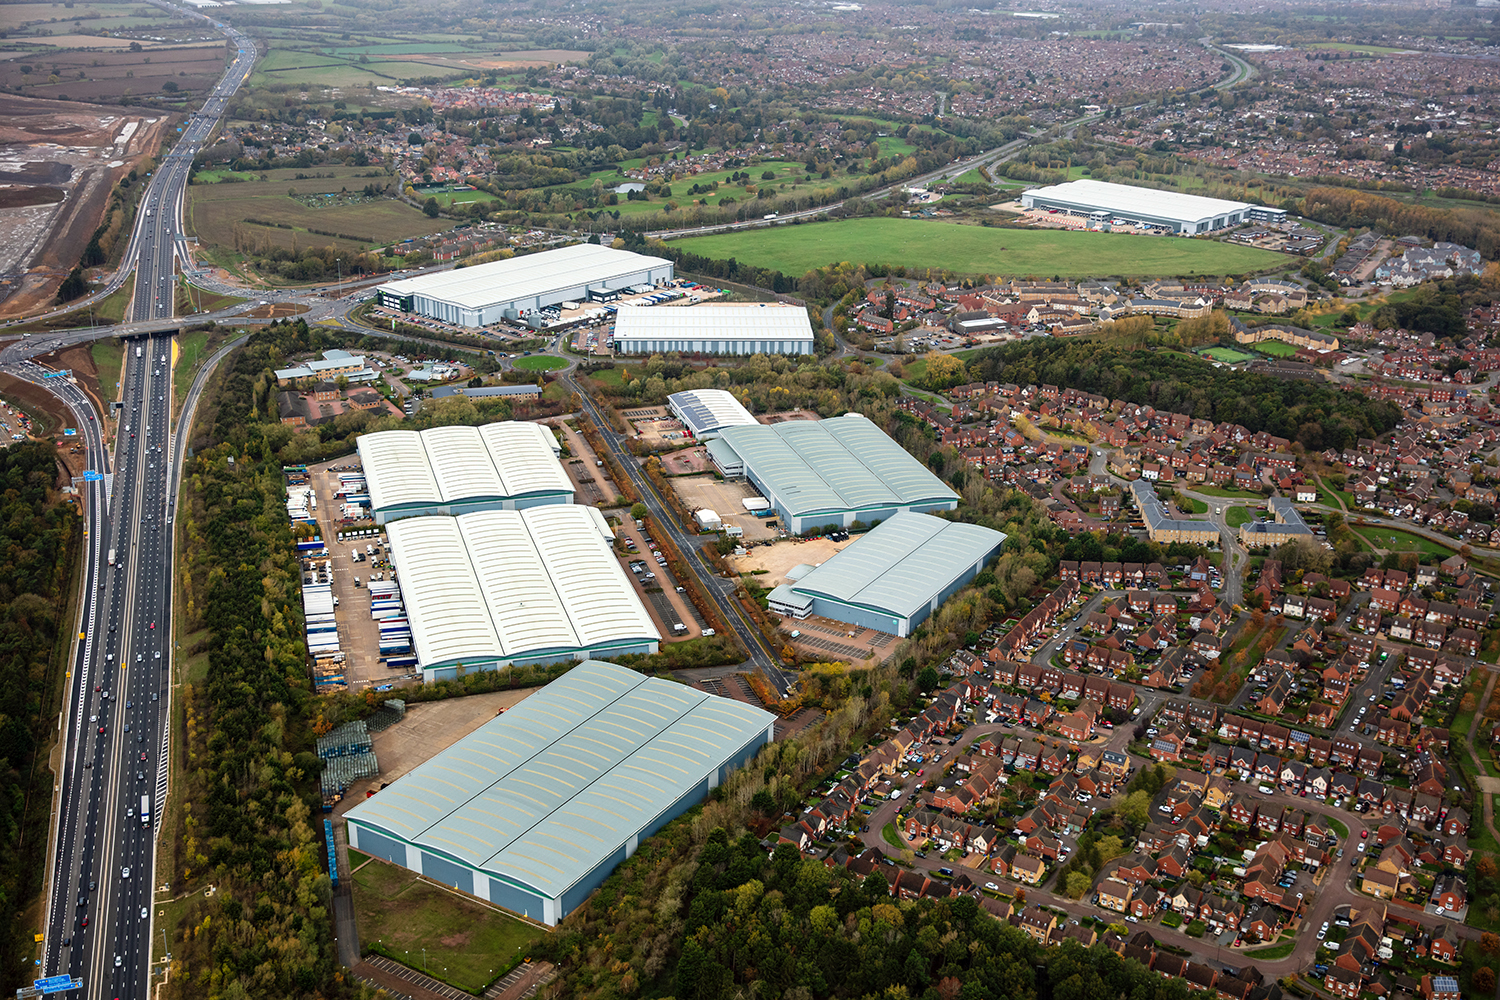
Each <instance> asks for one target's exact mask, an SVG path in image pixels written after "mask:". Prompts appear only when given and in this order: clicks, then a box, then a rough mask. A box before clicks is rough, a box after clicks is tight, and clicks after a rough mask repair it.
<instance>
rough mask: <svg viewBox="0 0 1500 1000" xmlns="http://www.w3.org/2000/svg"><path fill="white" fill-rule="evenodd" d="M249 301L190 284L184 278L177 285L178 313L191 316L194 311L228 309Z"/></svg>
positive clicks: (206, 311)
mask: <svg viewBox="0 0 1500 1000" xmlns="http://www.w3.org/2000/svg"><path fill="white" fill-rule="evenodd" d="M247 301H249V300H248V299H243V298H240V297H239V296H237V295H220V294H219V293H218V292H210V291H206V290H204V289H202V288H195V287H192V286H189V285H188V283H187V282H186V281H184V280H182V279H179V280H178V285H177V307H176V308H177V315H179V316H191V315H193V314H194V313H200V312H205V313H210V312H217V311H218V310H220V309H228V308H229V307H230V306H237V305H240V304H241V303H244V302H247Z"/></svg>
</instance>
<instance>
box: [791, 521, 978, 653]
mask: <svg viewBox="0 0 1500 1000" xmlns="http://www.w3.org/2000/svg"><path fill="white" fill-rule="evenodd" d="M1005 537H1006V536H1005V534H1004V533H1003V532H999V531H995V530H993V529H991V528H983V527H980V526H979V525H977V524H963V523H961V522H956V521H946V520H944V519H943V518H940V517H935V516H933V515H931V514H915V513H912V512H910V511H902V512H901V513H899V514H896V515H895V516H893V517H892V518H891V519H890V520H888V521H884V522H882V523H881V524H880V525H879V526H878V527H876V528H875V529H874V530H873V531H871V532H869V533H868V534H866V535H864V536H863V537H861V538H860V539H859V540H858V541H856V542H855V543H854V544H853V545H850V546H849V547H848V548H846V549H844V550H843V551H841V552H839V553H838V554H837V555H836V556H834V557H833V558H832V559H829V560H828V561H827V562H825V563H823V564H822V565H821V566H819V567H817V568H816V569H814V570H812V571H811V572H810V573H806V574H805V575H802V576H801V577H800V578H799V579H797V580H795V581H793V582H792V583H783V584H782V585H781V586H779V587H777V588H776V589H775V590H773V591H771V594H770V598H769V600H770V608H771V610H772V611H774V612H775V613H776V614H779V615H782V616H783V617H788V618H796V619H799V620H800V619H803V618H807V617H808V616H810V615H820V616H822V617H824V618H832V619H834V620H835V621H841V622H848V623H849V624H851V625H862V626H864V627H865V628H871V629H875V630H876V631H877V632H890V633H893V634H895V635H897V636H900V637H901V638H903V639H904V638H905V637H906V636H908V635H910V634H911V630H912V629H913V628H915V627H916V626H918V625H920V624H922V622H924V621H926V620H927V617H928V616H929V615H931V614H932V613H933V612H934V611H936V610H937V609H938V605H940V604H942V603H943V602H944V601H946V600H947V599H948V598H949V597H952V596H953V595H954V594H955V593H957V592H958V591H959V590H960V589H961V588H962V587H964V586H965V585H966V584H968V582H969V581H970V580H973V579H974V577H976V576H978V575H979V571H980V570H982V569H983V568H984V564H985V563H987V562H989V561H990V560H991V559H993V558H994V557H995V556H996V555H997V554H998V553H999V552H1000V546H1002V545H1004V544H1005Z"/></svg>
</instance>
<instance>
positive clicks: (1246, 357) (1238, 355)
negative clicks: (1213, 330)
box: [1203, 347, 1255, 365]
mask: <svg viewBox="0 0 1500 1000" xmlns="http://www.w3.org/2000/svg"><path fill="white" fill-rule="evenodd" d="M1203 353H1204V354H1206V355H1208V356H1209V357H1211V358H1213V359H1214V360H1215V361H1222V362H1224V363H1225V364H1226V365H1239V364H1244V363H1245V362H1246V361H1254V360H1255V355H1253V354H1246V353H1245V352H1244V351H1236V350H1235V349H1234V348H1232V347H1209V348H1206V349H1205V350H1204V351H1203Z"/></svg>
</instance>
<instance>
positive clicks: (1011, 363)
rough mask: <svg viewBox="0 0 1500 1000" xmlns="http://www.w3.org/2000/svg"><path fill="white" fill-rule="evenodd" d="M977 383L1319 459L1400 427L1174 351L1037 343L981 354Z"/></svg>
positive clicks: (1382, 416) (1304, 387)
mask: <svg viewBox="0 0 1500 1000" xmlns="http://www.w3.org/2000/svg"><path fill="white" fill-rule="evenodd" d="M969 368H970V371H971V372H972V373H973V374H974V376H975V378H976V379H985V380H991V379H993V380H996V381H1001V382H1014V383H1016V384H1019V385H1026V384H1028V383H1031V384H1035V385H1048V384H1050V385H1056V386H1058V387H1059V388H1065V389H1066V388H1071V389H1081V390H1083V391H1084V392H1090V393H1097V394H1100V395H1103V396H1108V397H1109V398H1110V399H1111V400H1114V399H1124V400H1127V401H1129V402H1132V403H1137V404H1142V405H1149V406H1153V407H1155V408H1156V409H1157V410H1160V411H1165V412H1170V413H1186V414H1188V415H1189V416H1192V417H1195V418H1203V419H1207V420H1212V421H1214V422H1215V423H1224V422H1227V423H1231V424H1240V425H1242V426H1244V427H1245V428H1246V429H1248V430H1250V431H1251V432H1252V433H1254V432H1259V431H1267V432H1269V433H1271V434H1274V435H1276V436H1277V437H1284V438H1287V439H1289V440H1292V441H1297V442H1300V443H1301V444H1302V445H1303V446H1304V447H1306V448H1309V449H1311V450H1315V451H1321V450H1323V449H1325V448H1346V447H1350V446H1352V445H1354V444H1355V443H1356V442H1357V441H1358V440H1359V439H1360V438H1374V437H1378V436H1379V435H1381V434H1383V433H1384V432H1386V431H1388V430H1390V429H1391V428H1393V427H1395V426H1396V424H1397V423H1398V422H1399V421H1400V419H1401V416H1402V414H1401V408H1400V407H1399V406H1397V405H1396V404H1395V403H1391V402H1386V401H1380V400H1374V399H1370V398H1369V397H1367V396H1365V395H1364V394H1363V393H1359V392H1346V391H1342V390H1340V389H1337V388H1334V387H1332V386H1329V385H1326V384H1322V383H1317V382H1306V381H1298V380H1292V379H1279V378H1274V377H1272V376H1269V375H1260V374H1256V373H1255V372H1250V371H1235V370H1232V369H1229V368H1215V367H1213V366H1212V365H1209V364H1208V363H1206V362H1204V361H1203V360H1201V359H1199V358H1196V357H1193V356H1191V355H1187V354H1179V353H1176V352H1172V351H1146V350H1124V349H1120V348H1116V347H1109V346H1101V345H1100V344H1098V343H1096V342H1093V341H1090V340H1087V339H1085V340H1032V341H1026V342H1023V343H1017V344H1011V345H1007V346H1004V347H997V348H993V349H990V350H985V351H981V352H980V353H979V354H977V355H975V357H974V359H973V360H972V361H971V362H970V365H969Z"/></svg>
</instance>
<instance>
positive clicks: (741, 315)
mask: <svg viewBox="0 0 1500 1000" xmlns="http://www.w3.org/2000/svg"><path fill="white" fill-rule="evenodd" d="M668 351H681V352H682V353H684V354H811V353H813V331H812V323H811V322H810V321H809V320H808V318H807V310H806V309H804V308H803V307H802V306H792V305H785V306H784V305H768V304H766V303H763V302H762V303H754V302H752V303H748V304H745V303H741V304H735V305H704V306H682V307H668V308H665V309H663V308H661V307H655V306H633V305H622V306H620V309H619V312H617V313H615V353H616V354H664V353H666V352H668Z"/></svg>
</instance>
